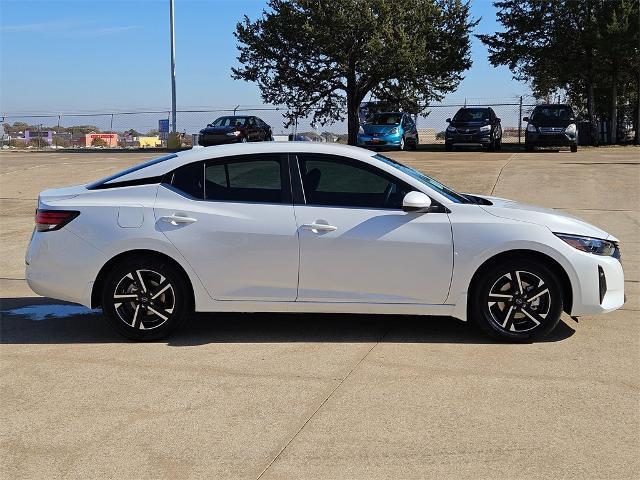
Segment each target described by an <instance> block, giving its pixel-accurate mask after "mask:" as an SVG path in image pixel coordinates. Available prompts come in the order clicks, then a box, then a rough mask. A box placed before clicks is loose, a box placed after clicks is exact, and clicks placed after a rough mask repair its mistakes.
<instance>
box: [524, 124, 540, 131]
mask: <svg viewBox="0 0 640 480" xmlns="http://www.w3.org/2000/svg"><path fill="white" fill-rule="evenodd" d="M537 131H538V129H537V128H536V127H535V126H533V125H532V124H531V123H530V124H529V125H527V132H537Z"/></svg>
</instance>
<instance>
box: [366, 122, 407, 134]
mask: <svg viewBox="0 0 640 480" xmlns="http://www.w3.org/2000/svg"><path fill="white" fill-rule="evenodd" d="M394 128H397V129H398V130H400V129H401V127H400V125H373V124H370V123H365V124H364V125H362V129H363V130H364V133H366V134H372V133H382V134H386V133H389V132H390V131H391V130H393V129H394Z"/></svg>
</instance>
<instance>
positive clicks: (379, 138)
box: [358, 133, 402, 147]
mask: <svg viewBox="0 0 640 480" xmlns="http://www.w3.org/2000/svg"><path fill="white" fill-rule="evenodd" d="M401 140H402V135H368V134H363V133H360V134H358V145H359V146H366V147H391V146H393V147H400V141H401Z"/></svg>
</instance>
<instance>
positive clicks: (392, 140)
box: [358, 112, 419, 150]
mask: <svg viewBox="0 0 640 480" xmlns="http://www.w3.org/2000/svg"><path fill="white" fill-rule="evenodd" d="M418 143H419V141H418V130H417V128H416V124H415V122H414V121H413V119H412V118H411V115H409V114H408V113H405V112H383V113H376V114H374V115H372V116H371V117H369V118H368V119H367V120H366V121H365V122H364V123H363V124H362V125H361V126H360V131H359V132H358V145H359V146H361V147H385V148H397V149H399V150H405V149H407V148H411V149H412V150H415V149H416V148H417V146H418Z"/></svg>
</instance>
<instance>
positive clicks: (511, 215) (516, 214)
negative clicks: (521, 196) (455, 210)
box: [474, 195, 617, 241]
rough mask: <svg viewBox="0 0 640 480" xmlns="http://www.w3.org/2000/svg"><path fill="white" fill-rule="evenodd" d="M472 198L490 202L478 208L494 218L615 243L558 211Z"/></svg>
mask: <svg viewBox="0 0 640 480" xmlns="http://www.w3.org/2000/svg"><path fill="white" fill-rule="evenodd" d="M474 196H476V197H479V198H481V199H484V200H488V201H489V202H491V204H492V205H482V204H481V205H480V208H482V209H483V210H485V211H486V212H488V213H490V214H491V215H495V216H496V217H501V218H508V219H510V220H518V221H521V222H528V223H535V224H536V225H543V226H545V227H547V228H548V229H549V230H551V231H552V232H555V233H570V234H573V235H583V236H586V237H594V238H603V239H607V240H611V241H617V239H616V238H615V237H613V236H611V235H609V234H608V233H607V232H605V231H604V230H602V229H600V228H598V227H595V226H593V225H591V224H590V223H587V222H585V221H584V220H582V219H580V218H577V217H574V216H573V215H569V214H567V213H564V212H561V211H559V210H553V209H551V208H543V207H538V206H535V205H528V204H525V203H519V202H516V201H513V200H507V199H505V198H498V197H488V196H484V195H474Z"/></svg>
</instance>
